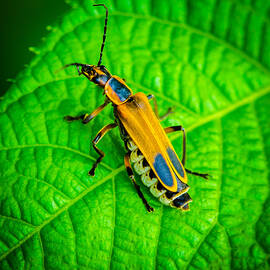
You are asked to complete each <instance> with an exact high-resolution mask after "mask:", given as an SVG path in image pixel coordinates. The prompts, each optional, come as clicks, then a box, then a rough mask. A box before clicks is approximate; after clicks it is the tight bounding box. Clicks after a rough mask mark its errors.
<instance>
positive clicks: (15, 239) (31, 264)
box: [0, 0, 270, 269]
mask: <svg viewBox="0 0 270 270" xmlns="http://www.w3.org/2000/svg"><path fill="white" fill-rule="evenodd" d="M104 3H105V4H106V5H107V6H108V8H109V25H108V34H107V43H106V45H105V51H104V58H103V64H105V65H106V66H107V68H108V69H109V70H110V71H111V72H112V73H113V74H116V75H118V76H120V77H122V78H125V79H126V80H127V83H128V85H129V86H130V87H131V88H132V89H134V92H139V91H142V92H145V93H147V94H150V93H152V94H155V96H156V97H157V99H158V104H159V111H160V113H161V114H162V113H164V112H165V111H166V110H167V108H168V107H170V106H174V107H175V114H173V115H171V116H170V117H169V119H167V120H166V121H164V122H163V123H162V124H163V125H164V127H165V126H170V125H177V124H181V125H183V126H184V127H185V128H186V130H187V131H188V145H187V155H188V156H187V157H188V160H187V167H188V168H189V169H192V170H194V171H200V172H205V173H210V174H211V175H212V178H211V179H210V180H209V181H204V180H202V179H198V178H196V177H195V176H190V177H189V185H190V187H191V188H190V195H191V196H192V198H193V203H192V204H191V211H190V212H187V213H182V212H180V211H177V210H176V209H173V208H169V207H165V206H163V205H161V204H160V203H159V202H158V201H157V200H156V199H155V198H154V197H153V196H152V195H151V194H150V192H149V190H148V189H147V188H145V187H143V186H142V185H141V186H142V191H143V193H144V194H145V196H146V198H147V200H148V201H149V203H150V204H151V205H152V206H153V207H154V208H155V212H154V213H152V214H149V213H147V212H146V210H145V208H144V206H143V204H142V202H141V200H140V198H139V197H138V196H137V194H136V192H135V190H134V188H133V186H132V184H131V183H130V181H129V179H128V176H127V174H126V172H125V168H124V166H123V156H124V153H125V150H124V147H123V143H122V141H121V139H120V136H119V131H117V130H113V131H111V132H110V134H108V135H107V136H105V137H104V139H103V140H102V141H101V142H100V144H99V146H100V148H101V149H103V150H104V151H105V152H106V157H105V158H104V160H103V162H102V163H101V164H100V166H99V167H98V168H97V170H96V176H95V177H93V178H91V177H89V176H88V175H87V172H88V171H89V169H90V168H91V165H92V164H93V162H94V161H95V159H96V158H97V154H96V153H95V151H94V150H93V149H92V148H90V150H89V147H90V142H91V140H92V139H93V138H94V136H95V135H96V133H97V132H98V131H99V130H100V129H101V128H102V127H103V126H104V125H106V124H108V123H111V122H113V121H114V118H113V114H112V107H110V106H108V108H106V109H105V110H104V111H103V112H102V113H101V114H100V115H98V116H97V117H96V119H94V120H93V121H92V122H91V123H89V124H88V125H82V124H81V123H79V122H74V123H71V124H68V123H66V122H64V121H63V117H64V116H65V115H67V114H70V115H78V114H80V113H82V112H91V111H93V110H94V109H95V108H96V107H97V106H99V105H100V104H102V102H103V100H104V97H103V96H102V90H100V89H98V88H97V87H96V86H94V85H93V84H91V83H90V82H89V81H88V80H87V79H86V78H82V77H79V76H77V72H76V69H75V68H72V67H70V68H68V69H65V70H62V71H60V72H58V73H56V71H57V70H59V69H60V68H61V67H62V66H63V65H65V64H68V63H72V62H81V63H89V64H97V61H98V57H99V50H100V45H101V40H102V35H103V25H104V15H105V12H104V9H103V8H102V7H93V6H92V5H91V2H89V1H88V0H87V1H76V0H73V1H71V2H70V4H71V6H72V8H71V10H70V12H69V13H68V14H66V16H65V17H63V18H61V21H60V22H58V23H57V24H55V26H54V27H53V28H52V31H51V33H50V34H49V35H48V36H47V38H46V40H45V41H44V42H43V43H42V45H41V46H40V47H39V49H38V51H39V54H38V55H37V56H35V58H34V59H33V61H32V62H31V63H30V65H29V66H28V67H27V68H26V69H25V70H23V71H22V72H21V73H20V74H19V75H18V76H17V79H16V81H15V82H14V84H13V86H12V87H11V88H10V89H9V91H8V92H7V93H6V95H5V96H4V98H3V100H1V103H0V127H1V128H0V144H1V149H0V160H1V165H0V175H1V178H0V183H1V184H0V268H1V269H267V268H269V264H270V259H269V258H270V257H269V255H270V196H269V169H268V168H269V160H270V139H269V138H270V136H269V134H270V126H269V105H270V93H269V92H270V19H269V9H270V2H269V1H265V0H257V1H233V0H220V1H210V0H208V1H203V0H200V1H198V0H190V1H179V0H170V1H162V0H158V1H150V0H129V1H126V0H115V1H104ZM48 23H49V22H48ZM170 139H171V140H172V142H173V144H174V146H175V148H176V150H177V152H178V153H179V155H181V144H180V141H181V138H180V134H172V135H170ZM137 180H138V182H139V179H137Z"/></svg>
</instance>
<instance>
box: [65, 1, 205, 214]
mask: <svg viewBox="0 0 270 270" xmlns="http://www.w3.org/2000/svg"><path fill="white" fill-rule="evenodd" d="M94 6H103V7H104V8H105V10H106V17H105V26H104V33H103V40H102V44H101V50H100V56H99V61H98V64H97V65H88V64H81V63H71V64H68V65H65V66H64V68H66V67H69V66H75V67H76V68H77V70H78V73H79V75H84V76H85V77H86V78H87V79H89V80H90V81H91V82H93V83H95V84H96V85H97V86H99V87H100V88H101V89H103V90H104V93H103V94H105V101H104V103H103V104H102V105H100V106H99V107H98V108H96V109H95V110H94V111H93V112H92V113H90V114H84V115H80V116H76V117H73V116H69V115H68V116H65V117H64V119H65V120H66V121H68V122H71V121H75V120H82V123H83V124H87V123H89V122H90V121H91V120H93V119H94V118H95V117H96V116H97V115H98V114H99V113H100V112H101V111H102V110H103V109H104V108H105V107H106V106H107V105H108V104H109V103H111V104H112V106H113V112H114V117H115V121H114V122H113V123H111V124H108V125H106V126H104V127H103V128H102V129H101V130H100V131H99V132H98V134H97V135H96V136H95V138H94V139H93V141H92V145H93V148H94V150H95V151H96V152H97V153H98V155H99V157H98V158H97V160H96V161H95V163H94V164H93V166H92V168H91V170H90V171H89V175H91V176H94V174H95V169H96V168H97V166H98V164H99V163H100V162H101V160H102V159H103V158H104V156H105V153H104V152H103V151H102V150H100V149H99V148H98V147H97V144H98V143H99V142H100V140H101V139H102V138H103V136H104V135H105V134H106V133H107V132H108V131H110V130H112V129H113V128H115V127H119V130H120V135H121V138H122V140H123V141H124V144H125V148H126V150H127V153H126V154H125V157H124V164H125V167H126V170H127V174H128V176H129V178H130V179H131V181H132V183H133V185H134V187H135V188H136V191H137V193H138V195H139V197H140V198H141V200H142V202H143V203H144V205H145V207H146V209H147V211H148V212H152V211H153V210H154V209H153V208H152V207H151V206H150V205H149V203H148V202H147V200H146V199H145V197H144V195H143V193H142V192H141V190H140V186H139V185H138V184H137V183H136V180H135V177H134V174H133V170H132V166H131V163H133V168H134V170H135V171H136V172H137V174H139V175H140V176H141V180H142V182H143V184H144V185H146V186H147V187H149V189H150V192H151V193H152V194H153V195H154V196H155V197H157V198H158V199H159V201H160V202H161V203H163V204H165V205H169V206H171V207H174V208H177V209H180V210H183V211H187V210H189V203H190V202H191V201H192V199H191V197H190V196H189V194H188V190H189V186H188V184H187V182H188V180H187V173H188V174H193V175H197V176H200V177H203V178H205V179H207V177H208V176H209V175H208V174H202V173H196V172H192V171H190V170H188V169H187V168H185V162H186V134H185V129H184V128H183V127H182V126H180V125H179V126H172V127H167V128H165V129H163V128H162V126H161V124H160V118H159V116H158V109H157V102H156V99H155V96H154V95H148V96H147V95H145V94H144V93H136V94H133V91H132V89H131V88H130V87H129V86H128V85H127V83H126V82H125V80H123V79H121V78H120V77H118V76H115V75H112V74H111V73H110V72H109V70H108V69H107V68H106V67H105V66H104V65H101V61H102V53H103V49H104V46H105V40H106V32H107V23H108V8H107V7H106V6H105V5H104V4H97V5H94ZM151 99H152V100H153V102H154V110H153V109H152V107H151V105H150V103H149V100H151ZM170 112H171V110H170V109H169V110H168V113H167V115H168V114H169V113H170ZM167 115H165V116H167ZM176 131H181V132H182V133H183V155H182V160H181V161H180V159H179V157H178V156H177V154H176V152H175V150H174V148H173V146H172V144H171V142H170V141H169V139H168V137H167V134H168V133H171V132H176Z"/></svg>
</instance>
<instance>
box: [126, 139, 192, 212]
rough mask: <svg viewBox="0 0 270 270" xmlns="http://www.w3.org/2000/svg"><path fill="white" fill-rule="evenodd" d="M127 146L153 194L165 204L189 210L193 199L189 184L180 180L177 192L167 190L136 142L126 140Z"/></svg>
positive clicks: (131, 158) (136, 169)
mask: <svg viewBox="0 0 270 270" xmlns="http://www.w3.org/2000/svg"><path fill="white" fill-rule="evenodd" d="M126 147H127V149H128V150H129V151H130V161H131V163H133V167H134V170H135V171H136V173H137V174H139V175H140V176H141V181H142V182H143V184H144V185H145V186H147V187H149V189H150V192H151V193H152V194H153V196H155V197H157V198H158V199H159V201H160V202H161V203H162V204H164V205H168V206H171V207H174V208H179V209H181V210H183V211H187V210H189V205H188V204H189V202H191V201H192V199H191V197H190V196H189V194H188V193H187V191H188V190H189V186H188V185H187V184H185V183H182V182H179V185H178V186H179V189H180V190H178V191H177V192H171V191H169V190H167V189H166V188H165V187H164V186H163V185H162V184H161V183H160V182H159V181H158V179H157V177H156V175H155V173H154V172H153V170H152V169H151V168H150V165H149V164H148V162H147V160H146V159H145V157H144V156H143V154H142V152H141V151H140V149H139V148H138V147H137V146H136V145H135V143H134V142H133V141H132V140H130V139H129V140H128V141H127V142H126ZM179 181H180V180H179Z"/></svg>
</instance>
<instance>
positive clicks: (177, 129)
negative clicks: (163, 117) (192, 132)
mask: <svg viewBox="0 0 270 270" xmlns="http://www.w3.org/2000/svg"><path fill="white" fill-rule="evenodd" d="M164 130H165V132H166V133H171V132H175V131H179V130H181V131H182V132H183V157H182V164H183V165H184V166H185V163H186V133H185V129H184V128H183V127H182V126H172V127H167V128H165V129H164ZM185 170H186V172H187V173H189V174H193V175H196V176H200V177H203V178H204V179H207V177H208V176H210V175H209V174H208V173H197V172H192V171H191V170H189V169H186V168H185Z"/></svg>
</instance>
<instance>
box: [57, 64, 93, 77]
mask: <svg viewBox="0 0 270 270" xmlns="http://www.w3.org/2000/svg"><path fill="white" fill-rule="evenodd" d="M69 66H76V68H77V70H78V73H79V75H81V74H82V73H81V71H80V69H79V67H85V66H89V65H86V64H80V63H71V64H67V65H64V66H63V67H62V68H60V69H58V70H57V71H56V73H58V72H59V71H61V70H63V69H65V68H67V67H69Z"/></svg>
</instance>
